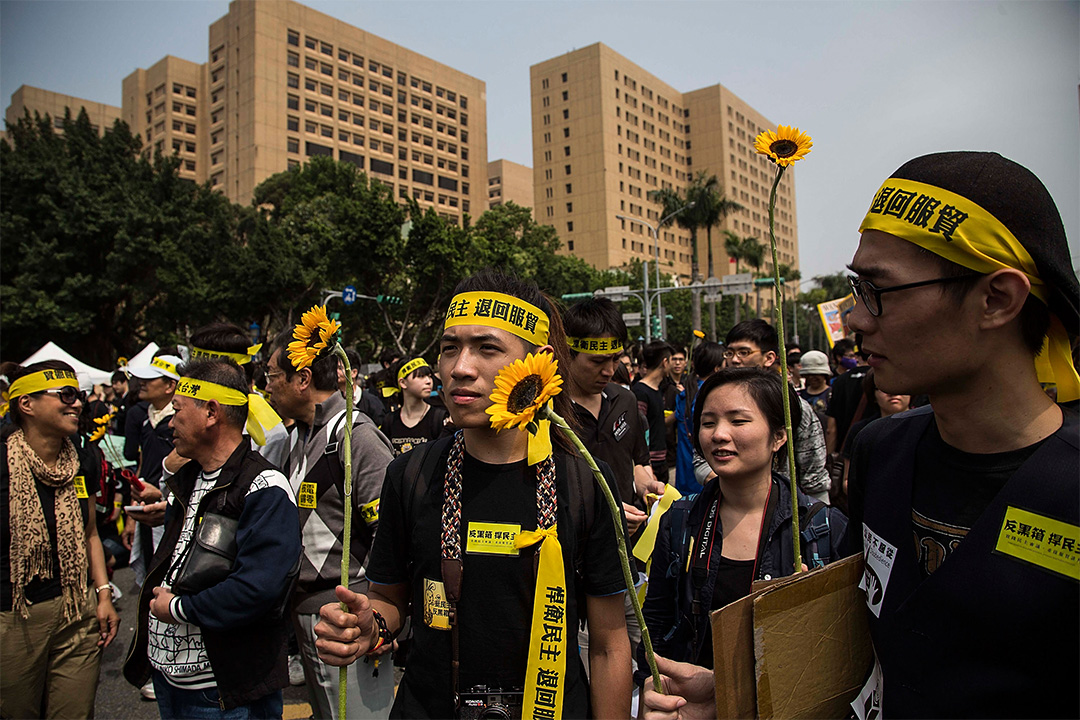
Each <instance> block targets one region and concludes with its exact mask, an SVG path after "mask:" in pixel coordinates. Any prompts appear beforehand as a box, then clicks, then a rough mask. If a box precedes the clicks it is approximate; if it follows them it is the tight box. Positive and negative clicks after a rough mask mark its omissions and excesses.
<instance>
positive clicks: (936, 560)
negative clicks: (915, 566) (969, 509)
mask: <svg viewBox="0 0 1080 720" xmlns="http://www.w3.org/2000/svg"><path fill="white" fill-rule="evenodd" d="M911 525H912V533H913V534H914V537H915V557H917V558H918V559H919V569H920V570H921V571H922V576H923V577H928V576H929V575H930V573H932V572H934V571H935V570H937V569H938V568H939V567H941V563H943V562H945V560H946V558H948V557H949V555H951V554H952V553H953V552H954V551H955V550H956V548H957V547H958V546H959V545H960V541H961V540H963V539H964V538H965V537H966V536H967V534H968V531H969V530H970V529H971V528H966V527H961V526H960V525H950V524H949V523H946V522H941V521H940V520H933V519H931V518H928V517H926V516H925V515H923V514H922V513H920V512H918V511H917V510H915V509H914V508H912V510H911Z"/></svg>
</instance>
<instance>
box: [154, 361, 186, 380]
mask: <svg viewBox="0 0 1080 720" xmlns="http://www.w3.org/2000/svg"><path fill="white" fill-rule="evenodd" d="M150 365H151V367H156V368H157V369H158V370H164V371H165V372H167V373H171V374H172V375H173V377H180V373H178V372H177V371H176V364H175V363H171V362H169V361H168V360H162V359H161V358H160V357H156V358H154V359H152V360H151V361H150Z"/></svg>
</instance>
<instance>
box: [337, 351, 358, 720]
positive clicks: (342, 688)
mask: <svg viewBox="0 0 1080 720" xmlns="http://www.w3.org/2000/svg"><path fill="white" fill-rule="evenodd" d="M334 354H335V355H337V356H338V359H339V360H341V362H342V364H343V365H344V366H345V378H346V379H347V380H348V382H347V383H346V386H347V387H346V391H345V443H344V444H345V447H344V448H342V455H343V457H344V459H345V481H344V482H343V483H342V484H343V485H344V487H343V488H342V494H343V495H344V498H345V499H344V503H345V506H344V508H343V510H344V512H345V529H344V530H343V531H342V533H343V536H342V538H341V584H342V585H344V586H345V587H349V557H350V556H351V552H352V549H351V547H350V546H351V545H352V486H353V479H352V426H353V423H352V419H353V388H352V368H351V367H350V366H349V356H348V355H346V354H345V350H344V349H343V348H342V347H341V343H334ZM341 609H342V610H343V611H344V612H349V608H348V607H347V606H346V605H345V603H341ZM347 689H348V668H347V667H345V666H342V667H341V668H339V670H338V717H339V718H343V719H344V718H346V717H348V715H347V713H346V712H345V710H346V705H347V700H348V696H347V692H346V691H347Z"/></svg>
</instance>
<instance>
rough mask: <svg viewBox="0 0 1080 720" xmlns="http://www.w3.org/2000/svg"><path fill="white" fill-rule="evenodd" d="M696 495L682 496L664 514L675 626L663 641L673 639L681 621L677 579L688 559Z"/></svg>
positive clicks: (679, 585) (680, 593)
mask: <svg viewBox="0 0 1080 720" xmlns="http://www.w3.org/2000/svg"><path fill="white" fill-rule="evenodd" d="M698 494H699V493H694V494H693V495H684V496H682V497H681V498H679V499H678V500H676V501H675V502H673V503H672V504H671V507H670V508H668V511H667V513H665V517H667V518H668V546H669V547H670V551H671V563H670V564H669V565H668V567H667V570H666V574H667V577H668V578H674V579H675V580H676V582H674V583H673V584H672V587H674V588H675V596H674V597H673V598H672V601H673V602H674V605H675V624H674V625H672V626H671V628H670V629H668V631H667V633H665V635H664V640H665V641H667V640H670V639H671V638H672V637H674V635H675V633H676V632H677V631H678V629H679V626H680V625H682V621H683V617H682V613H680V612H679V610H678V608H679V607H680V606H681V600H682V599H681V595H682V590H683V587H682V583H681V582H679V581H678V578H679V575H680V573H681V572H682V569H683V567H684V566H685V565H686V564H687V560H688V559H689V557H690V522H689V520H690V508H692V507H693V506H694V501H695V500H697V496H698Z"/></svg>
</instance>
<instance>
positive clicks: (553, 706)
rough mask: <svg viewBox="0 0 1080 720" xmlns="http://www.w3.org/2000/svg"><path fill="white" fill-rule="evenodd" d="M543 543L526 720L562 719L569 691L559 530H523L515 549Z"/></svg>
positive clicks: (529, 670) (531, 642)
mask: <svg viewBox="0 0 1080 720" xmlns="http://www.w3.org/2000/svg"><path fill="white" fill-rule="evenodd" d="M539 542H542V543H543V544H542V545H541V546H540V550H539V552H540V566H539V570H538V571H537V574H536V592H535V594H534V596H533V616H532V629H531V631H530V640H529V665H528V669H527V670H526V671H525V697H524V699H523V703H524V708H523V710H522V714H521V717H522V718H524V719H526V720H541V719H552V718H561V717H562V706H563V694H564V692H565V690H566V648H567V637H566V635H567V632H568V631H567V620H566V573H565V572H564V570H563V556H562V546H561V545H559V537H558V532H557V529H556V527H552V528H550V529H547V530H536V531H532V530H522V531H521V532H520V533H518V536H517V538H516V539H515V540H514V547H516V548H519V549H520V548H526V547H529V546H530V545H535V544H536V543H539ZM574 642H577V638H576V637H575V638H574Z"/></svg>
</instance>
